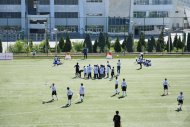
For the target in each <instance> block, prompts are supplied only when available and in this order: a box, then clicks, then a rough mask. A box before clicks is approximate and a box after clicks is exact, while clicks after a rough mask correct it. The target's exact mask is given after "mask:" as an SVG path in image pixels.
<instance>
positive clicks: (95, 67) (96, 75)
mask: <svg viewBox="0 0 190 127" xmlns="http://www.w3.org/2000/svg"><path fill="white" fill-rule="evenodd" d="M94 79H98V65H94Z"/></svg>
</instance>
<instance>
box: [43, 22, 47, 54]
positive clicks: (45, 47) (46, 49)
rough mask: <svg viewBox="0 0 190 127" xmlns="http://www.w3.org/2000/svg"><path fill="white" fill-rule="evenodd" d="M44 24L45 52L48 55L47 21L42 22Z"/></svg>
mask: <svg viewBox="0 0 190 127" xmlns="http://www.w3.org/2000/svg"><path fill="white" fill-rule="evenodd" d="M44 24H45V52H46V53H47V56H48V45H47V42H46V41H47V22H44Z"/></svg>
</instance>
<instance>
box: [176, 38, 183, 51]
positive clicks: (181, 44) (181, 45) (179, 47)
mask: <svg viewBox="0 0 190 127" xmlns="http://www.w3.org/2000/svg"><path fill="white" fill-rule="evenodd" d="M177 47H178V48H177V51H178V49H183V47H184V43H183V42H182V41H181V36H179V39H178V43H177Z"/></svg>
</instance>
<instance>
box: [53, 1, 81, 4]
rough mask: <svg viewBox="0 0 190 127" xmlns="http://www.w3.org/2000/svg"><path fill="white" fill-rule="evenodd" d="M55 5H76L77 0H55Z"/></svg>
mask: <svg viewBox="0 0 190 127" xmlns="http://www.w3.org/2000/svg"><path fill="white" fill-rule="evenodd" d="M55 5H78V0H55Z"/></svg>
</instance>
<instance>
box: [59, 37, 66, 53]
mask: <svg viewBox="0 0 190 127" xmlns="http://www.w3.org/2000/svg"><path fill="white" fill-rule="evenodd" d="M64 45H65V42H64V38H63V37H61V38H60V40H59V44H58V46H59V48H60V49H61V52H64Z"/></svg>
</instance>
